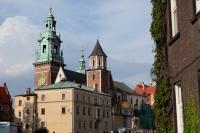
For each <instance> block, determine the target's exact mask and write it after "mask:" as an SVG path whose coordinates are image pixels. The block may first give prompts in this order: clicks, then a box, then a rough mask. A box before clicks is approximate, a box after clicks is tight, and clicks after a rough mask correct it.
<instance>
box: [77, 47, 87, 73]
mask: <svg viewBox="0 0 200 133" xmlns="http://www.w3.org/2000/svg"><path fill="white" fill-rule="evenodd" d="M83 51H84V50H83V48H82V49H81V58H80V61H79V63H80V66H79V70H78V71H77V72H79V73H82V74H85V60H84V54H83Z"/></svg>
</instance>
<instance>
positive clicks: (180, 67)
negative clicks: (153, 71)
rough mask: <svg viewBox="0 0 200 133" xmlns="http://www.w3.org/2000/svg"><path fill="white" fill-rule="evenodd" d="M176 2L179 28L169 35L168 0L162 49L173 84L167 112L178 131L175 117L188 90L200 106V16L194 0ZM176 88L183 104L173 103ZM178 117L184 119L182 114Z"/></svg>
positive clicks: (170, 23) (169, 16)
mask: <svg viewBox="0 0 200 133" xmlns="http://www.w3.org/2000/svg"><path fill="white" fill-rule="evenodd" d="M175 2H176V6H177V25H178V26H177V28H178V32H177V34H176V35H174V36H173V35H172V28H173V26H172V19H171V14H172V13H171V11H170V10H171V9H170V1H167V10H166V26H167V35H166V38H167V45H166V49H165V51H166V54H167V57H166V58H167V67H168V68H167V71H168V74H167V75H168V77H169V79H170V85H171V88H172V104H171V106H170V109H171V110H170V111H171V112H170V113H171V116H172V120H173V126H174V132H175V133H176V132H178V128H180V126H177V124H178V123H177V121H179V120H180V117H179V118H178V117H177V111H180V112H183V111H182V110H183V108H185V104H186V102H187V99H188V97H189V95H190V94H191V95H192V96H193V97H194V99H195V103H196V107H197V109H198V110H200V106H199V105H200V100H199V99H200V86H199V85H200V84H199V83H200V76H199V70H200V60H199V56H200V53H199V51H200V45H199V42H200V38H199V36H200V32H199V31H200V27H199V21H200V19H199V13H196V1H195V0H191V1H188V0H176V1H175ZM198 5H199V4H198ZM178 89H179V91H180V92H181V95H180V99H179V100H181V106H183V108H180V107H179V106H177V105H176V104H177V103H176V99H177V96H178V95H179V94H180V93H177V95H176V90H178ZM183 113H184V112H183ZM178 114H180V113H178ZM181 119H183V121H184V118H181ZM180 121H181V120H180ZM182 125H183V124H182ZM182 128H184V127H182ZM180 130H182V129H180ZM180 130H179V131H180Z"/></svg>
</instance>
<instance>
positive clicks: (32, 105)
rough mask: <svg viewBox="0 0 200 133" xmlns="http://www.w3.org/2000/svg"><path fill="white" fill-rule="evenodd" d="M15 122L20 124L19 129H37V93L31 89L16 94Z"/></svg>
mask: <svg viewBox="0 0 200 133" xmlns="http://www.w3.org/2000/svg"><path fill="white" fill-rule="evenodd" d="M14 114H15V119H14V122H15V123H17V124H18V127H19V129H18V131H19V132H23V133H27V132H32V131H34V130H35V129H37V120H38V119H37V95H36V94H33V93H31V92H30V90H29V91H26V94H23V95H17V96H15V100H14Z"/></svg>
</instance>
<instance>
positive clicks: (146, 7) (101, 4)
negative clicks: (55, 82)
mask: <svg viewBox="0 0 200 133" xmlns="http://www.w3.org/2000/svg"><path fill="white" fill-rule="evenodd" d="M50 7H52V8H53V14H54V16H55V18H56V21H57V32H58V33H59V32H60V33H61V38H62V41H63V43H62V49H63V51H64V60H65V64H67V67H66V68H67V69H71V70H76V69H78V67H79V62H78V61H79V58H80V49H81V46H83V47H84V49H85V51H84V54H85V60H86V62H88V56H89V54H90V52H91V51H92V49H93V48H94V45H95V42H96V39H97V36H98V38H99V41H100V44H101V46H102V48H103V49H104V51H105V53H106V54H107V56H108V69H109V70H111V71H112V75H113V79H114V80H119V81H123V82H125V83H127V84H128V85H129V86H130V87H131V88H133V87H134V86H135V85H136V84H137V83H139V82H143V81H144V82H149V81H151V78H150V69H151V66H152V62H153V54H152V49H153V41H152V39H151V35H150V32H149V27H150V23H151V3H150V1H148V0H99V1H97V0H54V1H53V0H0V49H1V52H0V64H1V65H0V75H1V76H0V84H3V82H7V85H8V87H9V89H10V92H11V94H12V96H14V95H16V94H20V93H23V92H24V90H25V88H27V87H31V88H33V86H34V67H33V65H32V63H33V62H34V59H35V50H36V49H37V45H38V42H37V40H38V39H39V33H40V32H43V31H44V19H45V17H46V16H47V15H48V10H49V8H50Z"/></svg>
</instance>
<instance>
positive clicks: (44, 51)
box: [42, 45, 46, 53]
mask: <svg viewBox="0 0 200 133" xmlns="http://www.w3.org/2000/svg"><path fill="white" fill-rule="evenodd" d="M42 52H43V53H46V45H43V48H42Z"/></svg>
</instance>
